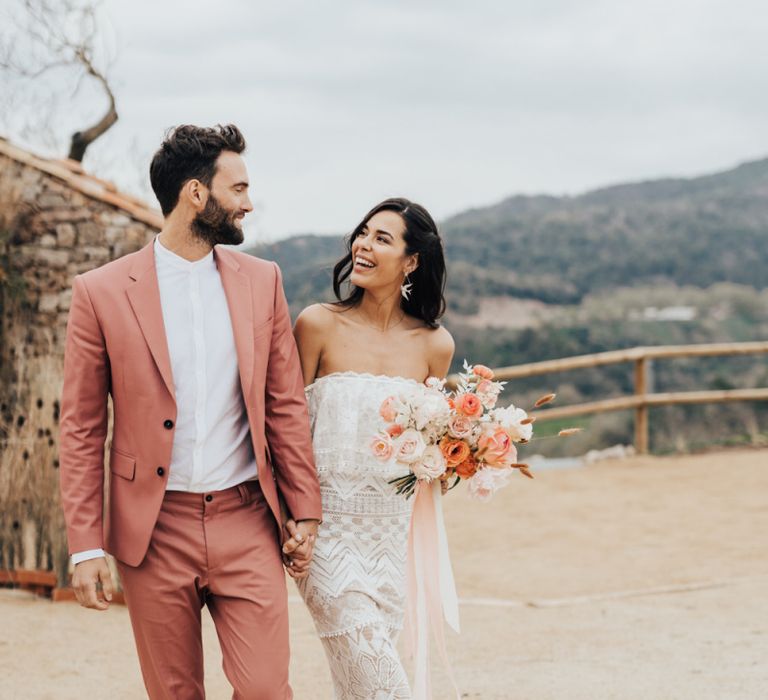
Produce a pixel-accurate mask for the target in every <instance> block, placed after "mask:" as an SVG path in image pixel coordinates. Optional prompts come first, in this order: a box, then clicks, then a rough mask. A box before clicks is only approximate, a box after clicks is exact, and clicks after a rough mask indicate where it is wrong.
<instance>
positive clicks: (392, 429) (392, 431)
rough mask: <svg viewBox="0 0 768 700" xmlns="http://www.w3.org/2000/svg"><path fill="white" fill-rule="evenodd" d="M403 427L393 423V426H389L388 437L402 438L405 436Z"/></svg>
mask: <svg viewBox="0 0 768 700" xmlns="http://www.w3.org/2000/svg"><path fill="white" fill-rule="evenodd" d="M403 430H404V428H403V426H402V425H398V424H397V423H392V425H390V426H388V427H387V429H386V433H387V435H389V437H391V438H393V439H394V438H396V437H400V436H401V435H402V434H403Z"/></svg>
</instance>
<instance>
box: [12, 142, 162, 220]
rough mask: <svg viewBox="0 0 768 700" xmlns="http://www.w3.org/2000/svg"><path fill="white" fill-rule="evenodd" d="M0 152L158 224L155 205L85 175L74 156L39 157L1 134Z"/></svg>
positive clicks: (133, 214) (98, 198)
mask: <svg viewBox="0 0 768 700" xmlns="http://www.w3.org/2000/svg"><path fill="white" fill-rule="evenodd" d="M0 155H5V156H8V157H9V158H11V159H13V160H15V161H17V162H19V163H23V164H24V165H29V166H30V167H32V168H36V169H37V170H40V171H42V172H44V173H48V175H52V176H53V177H55V178H57V179H59V180H63V181H64V182H65V183H66V184H67V185H68V186H69V187H71V188H72V189H73V190H77V191H78V192H82V193H83V194H84V195H86V196H87V197H90V198H91V199H96V200H98V201H100V202H105V203H106V204H111V205H112V206H113V207H116V208H118V209H121V210H122V211H124V212H125V213H126V214H128V215H129V216H130V217H132V218H134V219H136V220H137V221H141V222H142V223H145V224H147V225H149V226H152V227H154V228H156V229H160V228H162V225H163V216H162V214H161V213H160V212H159V211H158V210H157V209H153V208H152V207H150V206H148V205H147V204H146V203H144V202H143V201H141V200H140V199H138V198H137V197H132V196H131V195H129V194H124V193H122V192H118V190H117V188H116V187H115V185H114V184H113V183H111V182H108V181H106V180H100V179H99V178H97V177H94V176H93V175H89V174H88V173H86V172H85V170H83V166H82V164H81V163H78V162H77V161H75V160H70V159H69V158H65V159H61V160H59V159H54V158H42V157H41V156H36V155H35V154H33V153H30V152H29V151H27V150H24V149H23V148H19V147H18V146H14V145H13V144H12V143H11V142H10V141H8V140H6V139H4V138H3V137H2V136H0Z"/></svg>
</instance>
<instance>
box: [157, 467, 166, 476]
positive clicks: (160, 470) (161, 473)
mask: <svg viewBox="0 0 768 700" xmlns="http://www.w3.org/2000/svg"><path fill="white" fill-rule="evenodd" d="M163 474H165V469H163V468H162V467H158V468H157V475H158V476H162V475H163Z"/></svg>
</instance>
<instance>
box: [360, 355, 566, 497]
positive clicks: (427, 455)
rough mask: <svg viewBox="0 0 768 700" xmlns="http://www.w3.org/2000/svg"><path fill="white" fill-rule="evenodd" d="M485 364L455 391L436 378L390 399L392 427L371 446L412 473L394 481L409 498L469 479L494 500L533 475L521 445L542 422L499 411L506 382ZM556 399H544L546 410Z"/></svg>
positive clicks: (387, 416) (477, 492) (386, 413)
mask: <svg viewBox="0 0 768 700" xmlns="http://www.w3.org/2000/svg"><path fill="white" fill-rule="evenodd" d="M493 376H494V375H493V371H492V370H491V369H489V368H488V367H486V366H485V365H474V366H469V365H468V364H467V362H466V361H465V362H464V371H463V372H462V373H461V374H460V375H459V382H458V385H457V388H456V390H455V391H448V390H446V389H445V381H444V380H440V379H436V378H435V377H430V378H429V379H427V381H426V388H424V387H419V388H418V390H410V391H405V392H402V393H400V394H397V395H395V396H389V397H387V398H386V399H385V400H384V402H383V403H382V405H381V408H380V410H379V413H380V415H381V417H382V418H383V419H384V421H385V422H386V423H387V425H386V427H385V428H384V430H382V431H381V432H380V433H379V434H378V435H376V436H375V437H374V438H373V440H372V441H371V450H372V452H373V454H374V455H375V456H376V457H377V458H378V459H380V460H382V461H388V460H390V459H394V460H395V461H396V462H398V463H399V464H402V465H403V466H405V467H408V469H409V473H408V474H407V475H405V476H402V477H400V478H398V479H393V480H392V482H390V483H393V484H395V485H396V486H397V490H398V493H400V494H404V495H405V496H406V497H409V496H411V495H412V494H413V492H414V489H415V488H416V483H417V482H418V481H420V480H424V481H432V480H434V479H441V480H444V481H448V480H451V479H452V480H453V482H454V483H453V484H452V486H451V488H453V487H454V486H456V485H457V484H458V483H459V481H462V480H465V481H467V484H468V487H469V493H470V495H471V496H472V497H474V498H477V499H479V500H488V499H489V498H491V496H492V495H493V494H494V493H495V492H496V491H497V490H498V489H500V488H501V487H503V486H506V485H507V483H508V482H509V479H510V477H511V475H512V474H513V473H514V472H515V471H519V472H520V473H522V474H524V475H525V476H527V477H529V478H533V475H532V474H531V472H530V471H529V468H528V465H527V464H523V463H520V462H518V461H517V444H523V443H526V442H528V441H529V440H530V439H531V436H532V435H533V422H534V420H535V419H534V418H533V417H531V416H529V415H528V414H527V413H526V412H525V411H524V410H523V409H521V408H516V407H515V406H512V405H510V406H507V407H506V408H497V407H496V403H497V401H498V398H499V394H500V393H501V392H502V390H503V388H504V384H505V382H497V381H494V380H493ZM554 398H555V395H554V394H548V395H546V396H543V397H542V398H540V399H539V400H538V401H537V402H536V404H535V407H536V408H538V407H539V406H542V405H543V404H545V403H548V402H549V401H551V400H552V399H554Z"/></svg>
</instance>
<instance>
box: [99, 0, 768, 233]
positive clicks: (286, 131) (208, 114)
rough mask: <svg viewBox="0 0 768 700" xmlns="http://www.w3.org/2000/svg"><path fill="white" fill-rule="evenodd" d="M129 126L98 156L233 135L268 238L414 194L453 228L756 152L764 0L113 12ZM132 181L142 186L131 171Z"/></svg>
mask: <svg viewBox="0 0 768 700" xmlns="http://www.w3.org/2000/svg"><path fill="white" fill-rule="evenodd" d="M104 9H105V13H106V14H107V15H108V16H109V18H110V21H111V23H112V25H113V27H114V31H115V33H116V35H117V43H118V46H119V47H120V51H119V57H118V61H117V63H116V65H115V70H114V80H115V83H116V86H117V88H118V96H119V101H120V105H119V107H120V114H121V120H120V122H119V123H118V125H117V127H116V128H115V130H114V132H112V133H111V134H110V135H109V136H108V137H107V138H106V139H105V140H104V142H103V143H101V144H98V149H99V161H100V163H101V162H104V161H106V162H107V163H109V161H110V158H109V157H104V156H108V155H109V154H112V159H111V160H112V163H113V164H112V166H111V167H110V166H109V165H107V166H106V167H107V170H108V171H109V174H110V175H111V176H112V177H114V178H115V179H117V180H118V182H120V181H121V178H124V173H123V172H122V171H121V168H123V169H125V163H124V159H122V158H121V157H120V154H121V153H124V152H126V151H127V150H129V149H130V151H131V152H132V153H133V154H134V155H133V160H138V159H140V158H144V159H145V160H146V159H148V158H149V155H150V154H151V152H152V151H153V150H154V148H155V147H156V146H157V144H158V143H159V141H160V139H161V138H162V133H163V130H164V129H165V128H166V127H168V126H170V125H173V124H176V123H180V122H199V123H202V124H211V123H216V122H221V121H235V122H236V123H238V124H239V125H240V126H241V127H242V128H243V130H244V132H245V133H246V136H247V137H248V139H249V144H250V146H249V152H248V155H247V163H248V166H249V169H250V171H251V177H252V180H253V183H254V196H255V198H256V199H257V200H258V201H259V203H260V207H261V213H260V215H259V216H258V217H257V218H258V221H257V222H256V224H253V225H252V227H251V230H252V231H257V232H258V234H259V235H263V236H270V237H276V236H282V235H286V234H288V233H291V232H296V231H320V232H331V231H344V230H346V229H347V228H349V227H350V226H351V225H353V224H354V223H355V222H356V221H357V219H358V218H359V217H360V215H361V214H362V213H364V212H365V211H366V210H367V209H368V208H369V207H370V206H371V205H372V204H373V203H374V202H375V201H376V200H377V199H379V198H381V197H383V196H387V195H390V194H404V195H406V196H411V197H413V198H415V199H421V200H423V203H424V204H426V205H427V206H428V207H430V208H431V209H432V210H433V213H434V214H435V215H436V216H437V217H438V218H441V217H444V216H446V215H448V214H451V213H454V212H456V211H459V210H461V209H464V208H467V207H470V206H475V205H479V204H482V203H486V202H491V201H494V200H497V199H500V198H502V197H504V196H507V195H509V194H512V193H515V192H536V191H550V192H578V191H582V190H584V189H587V188H590V187H593V186H596V185H601V184H606V183H610V182H614V181H617V180H627V179H645V178H650V177H655V176H663V175H667V174H686V173H689V174H695V173H698V172H702V171H712V170H716V169H718V168H725V167H728V166H730V165H732V164H735V163H736V162H738V161H740V160H744V159H749V158H754V157H759V156H761V155H763V154H764V153H765V152H766V151H768V148H766V142H765V137H764V123H765V119H766V115H767V113H768V92H766V91H765V90H762V89H760V88H761V86H762V82H763V76H764V75H765V73H766V69H768V52H765V51H764V50H763V45H764V37H763V35H762V28H763V27H764V26H765V19H766V15H768V8H766V6H765V5H764V4H763V3H762V2H757V1H749V2H748V1H744V0H732V1H731V2H725V1H724V0H695V1H694V0H674V1H673V2H669V0H667V1H665V2H661V0H646V1H644V2H640V1H639V0H637V1H629V0H628V1H626V2H615V1H614V2H609V1H607V0H584V2H580V3H574V2H571V1H570V0H569V1H566V0H539V1H538V2H506V1H503V0H495V1H492V0H476V1H475V2H473V3H467V2H456V1H451V0H449V1H445V0H440V1H438V0H429V1H426V2H419V3H408V2H405V1H403V0H389V1H387V2H380V1H377V0H324V2H322V3H318V2H310V1H309V0H297V1H295V2H294V1H292V2H288V3H272V2H266V1H264V0H258V1H252V2H248V1H246V0H220V2H218V3H216V4H211V3H210V2H202V1H200V0H190V2H187V3H185V4H184V5H183V6H179V5H173V4H171V3H158V2H148V1H147V0H135V2H133V3H131V4H130V5H128V4H126V3H120V2H117V0H109V1H108V2H107V4H106V6H105V8H104ZM133 171H134V172H133V174H132V175H131V178H130V179H131V182H135V180H136V177H135V168H133Z"/></svg>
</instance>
